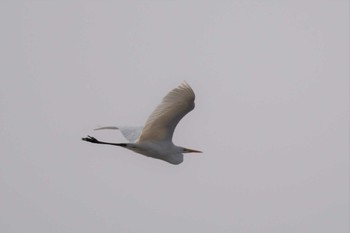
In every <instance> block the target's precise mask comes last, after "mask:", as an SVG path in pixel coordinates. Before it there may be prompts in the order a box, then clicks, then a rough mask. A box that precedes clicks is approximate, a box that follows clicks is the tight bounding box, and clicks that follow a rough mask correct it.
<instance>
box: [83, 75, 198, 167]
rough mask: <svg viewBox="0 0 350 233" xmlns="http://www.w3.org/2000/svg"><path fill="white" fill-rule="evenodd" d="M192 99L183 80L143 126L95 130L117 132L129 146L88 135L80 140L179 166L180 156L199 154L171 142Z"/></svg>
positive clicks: (191, 107)
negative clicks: (114, 147) (121, 149)
mask: <svg viewBox="0 0 350 233" xmlns="http://www.w3.org/2000/svg"><path fill="white" fill-rule="evenodd" d="M194 99H195V95H194V92H193V90H192V88H191V87H190V85H188V84H187V83H186V82H185V81H184V82H183V83H182V84H181V85H180V86H178V87H177V88H175V89H173V90H172V91H170V92H169V93H168V94H167V95H166V96H165V97H164V98H163V100H162V102H161V103H160V104H159V105H158V107H157V108H156V109H155V110H154V111H153V112H152V114H151V115H150V116H149V117H148V119H147V121H146V124H145V126H144V127H115V126H107V127H101V128H97V129H95V130H101V129H119V130H120V131H121V133H122V134H123V136H124V137H125V138H126V139H127V140H128V141H129V142H130V143H109V142H102V141H99V140H97V139H96V138H94V137H91V136H88V137H86V138H82V140H84V141H87V142H91V143H98V144H106V145H113V146H121V147H124V148H126V149H129V150H132V151H134V152H136V153H139V154H143V155H145V156H148V157H152V158H155V159H160V160H164V161H166V162H168V163H171V164H180V163H182V162H183V154H182V153H191V152H192V153H202V152H201V151H198V150H193V149H188V148H184V147H180V146H176V145H174V144H173V142H172V137H173V134H174V130H175V127H176V125H177V124H178V123H179V121H180V120H181V119H182V118H183V117H184V116H185V115H186V114H187V113H189V112H190V111H192V109H194Z"/></svg>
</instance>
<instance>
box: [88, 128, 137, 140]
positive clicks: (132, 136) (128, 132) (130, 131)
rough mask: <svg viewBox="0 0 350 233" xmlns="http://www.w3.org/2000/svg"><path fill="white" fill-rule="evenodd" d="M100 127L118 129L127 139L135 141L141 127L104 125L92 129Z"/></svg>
mask: <svg viewBox="0 0 350 233" xmlns="http://www.w3.org/2000/svg"><path fill="white" fill-rule="evenodd" d="M101 129H119V130H120V132H122V134H123V136H124V137H125V138H126V139H127V140H128V141H129V142H135V141H136V140H137V139H138V138H139V137H140V134H141V131H142V127H116V126H104V127H99V128H96V129H94V130H101Z"/></svg>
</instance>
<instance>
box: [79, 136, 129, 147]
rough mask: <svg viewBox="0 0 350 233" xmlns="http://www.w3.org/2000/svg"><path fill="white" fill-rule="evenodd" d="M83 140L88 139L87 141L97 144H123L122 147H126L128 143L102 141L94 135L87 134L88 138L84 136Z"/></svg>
mask: <svg viewBox="0 0 350 233" xmlns="http://www.w3.org/2000/svg"><path fill="white" fill-rule="evenodd" d="M81 140H83V141H86V142H91V143H97V144H105V145H112V146H121V147H126V145H127V144H126V143H109V142H102V141H99V140H97V139H96V138H94V137H91V136H87V137H86V138H82V139H81Z"/></svg>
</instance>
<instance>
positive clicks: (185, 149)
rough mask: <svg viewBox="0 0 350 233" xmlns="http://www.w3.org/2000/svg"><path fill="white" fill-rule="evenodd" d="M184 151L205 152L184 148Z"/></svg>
mask: <svg viewBox="0 0 350 233" xmlns="http://www.w3.org/2000/svg"><path fill="white" fill-rule="evenodd" d="M184 153H203V152H202V151H199V150H192V149H188V148H184Z"/></svg>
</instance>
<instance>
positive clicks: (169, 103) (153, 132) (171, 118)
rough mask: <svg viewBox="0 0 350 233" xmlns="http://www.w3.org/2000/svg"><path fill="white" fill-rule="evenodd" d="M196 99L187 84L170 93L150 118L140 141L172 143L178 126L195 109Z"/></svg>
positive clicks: (184, 83)
mask: <svg viewBox="0 0 350 233" xmlns="http://www.w3.org/2000/svg"><path fill="white" fill-rule="evenodd" d="M194 99H195V95H194V92H193V90H192V88H191V87H190V85H188V84H187V83H186V82H183V83H182V84H181V85H180V86H178V87H177V88H175V89H173V90H172V91H170V92H169V93H168V94H167V95H166V96H165V97H164V98H163V100H162V102H161V103H160V104H159V105H158V107H157V108H156V109H155V110H154V111H153V112H152V114H151V115H150V116H149V117H148V119H147V121H146V124H145V126H144V128H143V130H142V132H141V135H140V137H139V139H138V141H139V142H142V141H155V140H157V141H162V140H169V141H171V140H172V136H173V133H174V130H175V127H176V125H177V124H178V123H179V121H180V120H181V119H182V118H183V117H184V116H185V115H186V114H187V113H188V112H190V111H191V110H192V109H193V108H194Z"/></svg>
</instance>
